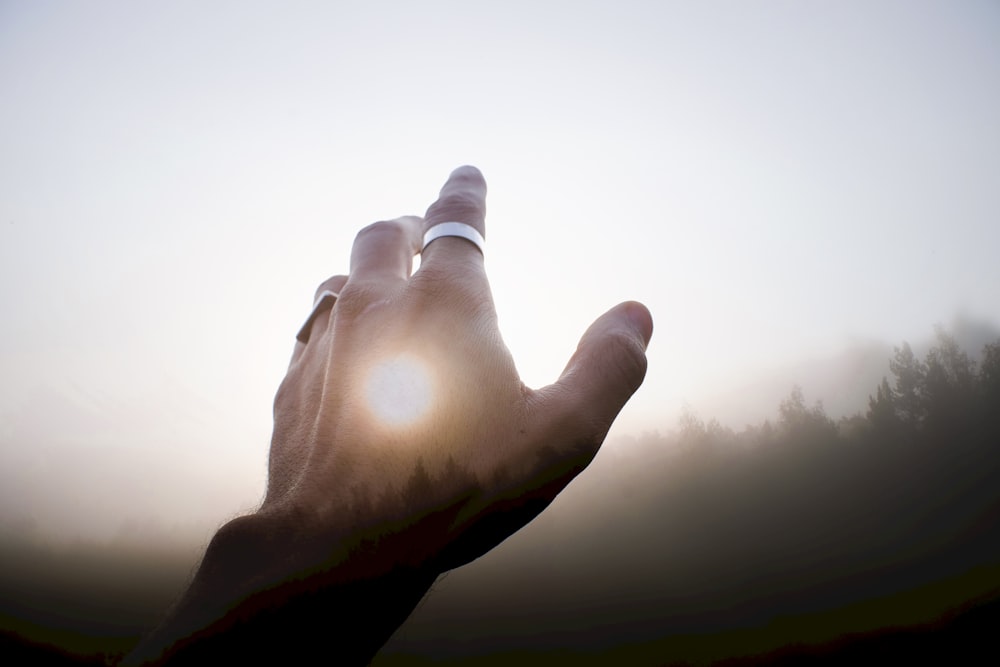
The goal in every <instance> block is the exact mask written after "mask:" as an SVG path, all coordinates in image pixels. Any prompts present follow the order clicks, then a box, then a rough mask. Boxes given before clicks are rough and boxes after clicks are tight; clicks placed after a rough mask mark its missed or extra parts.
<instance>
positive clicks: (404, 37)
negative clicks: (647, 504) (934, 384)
mask: <svg viewBox="0 0 1000 667" xmlns="http://www.w3.org/2000/svg"><path fill="white" fill-rule="evenodd" d="M998 119H1000V4H998V3H997V2H991V1H986V0H983V1H979V2H976V1H968V2H955V1H944V0H942V1H940V2H912V1H900V2H888V1H870V0H865V1H861V0H858V1H855V2H746V1H732V2H701V1H699V2H693V1H692V2H652V1H649V2H628V1H623V0H614V1H613V2H612V1H606V2H582V1H574V2H569V1H564V2H554V1H549V2H546V1H539V0H534V1H532V2H505V3H496V2H493V3H488V2H470V1H468V0H466V1H464V2H402V1H399V2H371V1H365V2H342V1H331V2H311V3H307V2H270V3H259V2H245V1H240V2H200V1H199V2H170V3H152V2H141V3H140V2H90V3H76V2H27V1H24V2H3V3H0V307H2V312H3V315H2V320H0V322H2V329H0V336H2V339H0V341H2V346H0V503H2V504H3V506H4V508H5V511H4V514H5V515H9V514H19V513H20V514H32V515H35V516H36V517H38V518H39V520H40V521H43V522H47V521H54V520H55V519H54V517H58V516H62V517H68V516H71V515H72V513H73V512H74V511H79V512H82V513H85V514H87V515H88V516H95V517H103V519H101V520H99V521H97V523H101V521H102V520H103V521H104V523H106V524H107V526H112V527H113V526H114V525H117V522H118V521H120V516H121V515H122V514H129V513H131V514H132V515H135V516H138V517H148V516H154V515H159V516H165V517H169V518H170V520H179V521H184V520H185V518H186V517H188V516H191V517H195V518H197V517H203V516H204V514H205V512H206V511H217V510H215V509H214V508H218V507H224V508H228V509H227V510H225V511H235V509H238V508H239V507H240V506H244V507H250V506H252V505H253V504H254V503H255V502H256V501H257V500H258V498H259V494H260V492H261V490H262V485H263V479H264V472H265V471H264V466H265V462H266V453H267V446H268V438H269V435H270V404H271V399H272V396H273V393H274V390H275V389H276V387H277V385H278V383H279V381H280V379H281V377H282V375H283V372H284V367H285V365H286V363H287V359H288V356H289V354H290V352H291V348H292V343H293V342H294V335H295V332H296V331H297V329H298V327H299V325H300V324H301V322H302V320H303V319H304V317H305V315H306V314H307V312H308V309H309V306H310V305H311V298H312V293H313V289H314V288H315V286H316V284H317V283H319V282H320V281H321V280H323V279H324V278H326V277H328V276H329V275H332V274H335V273H342V272H345V271H346V269H347V262H348V257H349V252H350V247H351V242H352V240H353V237H354V234H355V233H356V231H357V230H358V229H359V228H360V227H361V226H363V225H365V224H367V223H369V222H372V221H374V220H377V219H382V218H389V217H395V216H398V215H403V214H411V213H415V214H421V213H422V212H423V210H424V208H425V207H426V206H427V205H428V204H429V203H430V202H431V201H432V200H433V199H434V197H435V196H436V192H437V189H438V188H439V187H440V185H441V184H442V183H443V181H444V179H445V177H446V176H447V174H448V173H449V171H450V170H451V169H452V168H453V167H455V166H458V165H460V164H465V163H471V164H475V165H477V166H479V167H480V168H481V169H482V170H483V172H484V173H485V175H486V178H487V181H488V182H489V185H490V195H489V200H488V203H489V216H488V230H487V245H488V248H487V250H488V254H487V268H488V270H489V273H490V276H491V279H492V284H493V288H494V295H495V298H496V303H497V309H498V312H499V315H500V320H501V327H502V331H503V333H504V335H505V338H506V340H507V343H508V345H509V346H510V348H511V350H512V352H513V354H514V358H515V360H516V361H517V363H518V366H519V368H520V369H521V371H522V376H523V378H524V379H525V381H526V382H527V383H528V384H530V385H532V386H538V385H542V384H546V383H547V382H549V381H551V380H552V379H554V378H555V376H556V375H557V374H558V372H559V370H560V369H561V368H562V365H563V364H564V363H565V361H566V359H567V358H568V356H569V355H570V353H571V352H572V350H573V348H574V346H575V344H576V341H577V339H578V337H579V335H580V334H581V333H582V332H583V330H584V329H585V328H586V326H587V325H588V324H589V322H590V321H591V320H592V319H593V318H594V317H596V316H597V315H598V314H600V313H601V312H603V311H604V310H605V309H607V308H609V307H611V306H612V305H614V304H615V303H618V302H619V301H622V300H625V299H638V300H641V301H643V302H644V303H646V304H647V305H648V306H649V308H650V310H651V311H652V313H653V317H654V321H655V324H656V331H655V334H654V338H653V342H652V346H651V348H650V351H649V360H650V363H649V373H648V376H647V380H646V383H645V385H644V387H643V388H642V390H641V391H640V393H639V394H638V395H637V396H636V397H635V399H634V401H633V402H632V403H631V404H630V405H629V406H628V407H627V408H626V411H625V412H624V413H623V416H622V422H621V426H620V429H623V430H625V431H628V430H633V431H634V430H638V429H641V428H652V427H659V428H669V427H670V426H671V425H672V423H673V419H674V416H675V415H676V414H677V412H678V410H680V408H681V406H682V405H684V404H685V403H690V404H693V405H695V406H697V405H698V401H699V399H700V398H701V397H704V396H708V395H711V394H713V393H718V392H720V391H724V389H725V388H726V386H728V385H730V384H732V383H734V382H738V381H740V379H741V378H745V377H747V376H750V375H752V374H753V373H756V372H759V371H761V370H766V369H770V368H774V367H776V366H779V365H782V364H786V363H789V362H791V361H794V360H796V359H802V358H808V357H812V356H816V355H823V354H831V353H833V352H835V351H837V350H839V349H841V348H842V347H843V346H844V345H845V344H846V342H847V341H848V340H850V339H857V338H862V339H866V338H879V339H884V340H888V341H890V342H898V341H899V340H902V339H904V338H909V339H913V338H915V337H921V336H924V335H927V334H928V333H929V332H930V330H931V327H932V325H933V324H934V323H936V322H940V321H948V320H949V319H950V318H951V317H952V316H953V315H954V314H955V313H956V312H964V313H967V314H969V315H970V316H972V317H975V318H982V319H985V320H989V321H992V322H1000V261H997V255H998V249H1000V215H998V214H1000V121H998ZM809 398H810V399H811V398H814V397H809ZM705 416H710V415H705ZM177 489H181V490H182V493H180V494H178V493H177ZM43 497H44V498H46V499H48V501H47V502H51V503H52V506H51V507H49V506H47V505H43V503H42V500H41V498H43ZM123 506H125V507H126V509H122V507H123ZM46 507H48V509H46ZM206 508H212V509H211V510H206ZM95 525H96V524H95ZM102 526H103V524H102ZM107 526H103V527H102V529H104V528H106V527H107Z"/></svg>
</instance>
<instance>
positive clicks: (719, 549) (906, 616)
mask: <svg viewBox="0 0 1000 667" xmlns="http://www.w3.org/2000/svg"><path fill="white" fill-rule="evenodd" d="M972 330H975V331H977V332H978V333H979V334H983V333H985V332H986V331H987V330H988V328H986V327H972V328H970V327H966V328H964V329H963V330H962V331H963V333H965V334H967V335H969V331H972ZM992 336H993V340H992V341H990V342H988V343H985V344H984V345H982V346H981V347H979V348H978V353H977V352H968V351H966V350H965V349H964V348H962V347H959V345H958V343H957V338H956V337H955V336H954V335H953V334H952V333H949V332H948V331H947V330H946V329H944V328H939V329H938V331H937V333H936V336H935V338H934V339H933V340H932V342H931V343H930V344H929V345H928V346H927V347H926V351H925V353H924V355H923V357H922V359H923V361H921V357H917V356H915V355H913V354H912V352H911V350H912V348H910V346H909V344H908V343H905V342H904V343H902V344H901V345H898V346H893V352H892V354H891V356H890V357H889V359H887V360H886V361H887V366H888V372H887V374H886V375H885V376H884V377H883V379H882V380H880V381H879V383H877V384H876V386H869V393H868V394H867V408H866V409H865V410H861V411H858V412H856V413H854V414H852V415H850V416H842V417H839V418H836V419H834V418H831V417H830V416H829V415H828V414H827V413H826V412H825V410H824V409H823V407H822V404H821V402H820V401H815V402H813V403H809V402H808V401H807V399H806V397H805V395H804V393H803V390H802V389H801V387H799V386H794V387H792V388H791V389H790V391H789V393H788V395H787V396H786V397H785V398H784V399H783V400H782V401H781V402H780V404H779V405H778V406H777V410H776V411H774V413H773V414H772V415H770V416H769V417H768V418H766V419H763V420H761V421H759V422H757V423H755V424H750V425H747V426H745V427H744V428H742V429H739V430H735V429H732V428H729V427H726V426H723V425H722V424H721V423H720V422H719V421H718V420H716V419H714V418H710V419H707V420H705V419H702V418H700V417H698V416H697V415H695V414H693V413H691V412H686V413H685V414H684V415H683V416H682V417H681V418H680V419H679V420H678V421H677V423H676V424H675V425H674V426H673V427H672V428H670V429H669V430H667V431H664V432H663V433H660V432H647V433H644V434H642V435H633V436H616V437H615V438H613V439H612V440H611V441H610V442H608V443H606V444H605V446H604V448H603V449H602V451H601V453H600V454H599V456H598V458H597V459H596V460H595V462H594V463H593V464H592V465H591V466H590V468H588V469H587V470H586V471H585V472H584V473H583V474H581V476H580V477H579V478H578V479H577V480H575V481H574V482H573V483H572V484H571V485H570V487H569V488H568V489H567V490H566V491H564V492H563V494H562V495H560V496H559V497H558V498H557V500H556V502H555V503H554V504H553V505H552V506H551V507H549V508H548V509H547V510H546V511H545V512H544V513H543V514H542V515H541V516H539V517H538V518H537V519H536V520H535V521H534V522H532V523H531V524H529V525H528V526H527V527H526V528H524V529H523V530H521V531H520V532H519V533H517V534H515V535H514V536H512V537H511V538H509V539H508V540H507V541H506V542H505V543H504V544H502V545H501V546H500V547H498V548H497V549H495V550H494V551H493V552H491V553H489V554H487V555H486V556H484V557H482V558H480V559H479V560H477V561H475V562H473V563H472V564H470V565H468V566H465V567H462V568H459V569H458V570H455V571H452V572H448V573H446V574H445V575H444V576H442V577H441V578H440V579H439V581H438V583H437V584H436V585H435V587H434V588H433V589H432V591H431V593H430V594H429V595H428V596H427V597H426V598H425V600H424V602H423V603H422V604H421V606H420V607H419V608H418V609H417V611H416V612H415V613H414V614H413V615H412V616H411V618H410V619H409V620H408V621H407V622H406V623H405V624H404V625H403V627H402V628H400V630H399V631H398V632H397V633H396V635H395V636H394V638H393V639H392V640H391V641H390V643H389V644H388V645H387V646H386V647H385V649H384V650H383V652H382V653H381V654H380V655H379V657H378V658H377V660H376V664H385V665H396V664H400V665H406V664H423V662H422V661H426V660H431V659H433V660H435V661H446V662H447V661H452V662H456V663H461V664H492V663H491V662H490V661H496V660H501V661H503V660H507V661H509V660H514V659H516V660H518V661H521V662H528V663H530V664H542V663H544V662H547V661H550V660H552V659H553V658H554V657H559V656H561V657H562V658H564V659H566V658H572V659H573V660H574V661H575V662H579V661H586V662H589V663H593V664H620V662H621V661H622V660H626V661H628V662H629V663H630V664H664V663H666V662H669V663H682V662H683V663H685V664H691V663H710V662H715V661H719V660H739V659H745V660H750V659H752V656H753V655H755V654H761V653H765V654H769V655H771V656H772V658H775V657H782V656H784V657H785V658H786V659H788V660H795V659H805V658H806V657H808V655H809V651H810V650H812V651H814V652H815V651H832V652H833V653H832V655H841V656H844V655H848V654H847V653H846V649H845V648H844V647H843V646H842V645H841V644H838V643H837V642H838V641H841V639H840V638H841V637H843V636H845V635H850V636H853V637H855V639H854V640H853V641H855V642H857V641H858V639H857V637H868V638H871V637H876V638H877V637H880V636H882V635H881V634H880V633H885V632H887V631H889V629H890V628H900V627H902V628H904V629H905V628H915V629H921V630H922V631H923V632H927V631H928V628H930V629H931V630H932V631H933V630H934V628H935V627H937V626H935V624H938V626H940V627H943V628H945V630H941V629H940V627H939V628H938V630H936V632H938V635H937V636H938V637H939V639H938V640H936V643H932V644H930V645H931V646H932V647H934V650H938V651H944V653H942V654H941V655H942V656H948V657H955V656H956V655H959V653H960V651H961V650H968V651H971V650H972V648H971V647H973V646H975V647H977V650H982V649H983V647H984V646H983V645H984V642H986V641H987V636H986V635H984V634H981V633H980V634H977V633H975V632H971V631H968V632H966V634H957V635H956V633H957V632H958V631H956V630H955V628H956V627H965V626H958V625H957V624H956V622H955V621H954V618H955V616H956V614H959V618H960V619H961V620H962V621H964V622H965V623H966V625H968V624H969V622H968V621H967V619H968V618H969V617H970V613H971V612H970V611H969V609H973V610H975V611H977V612H978V613H981V614H982V613H987V612H979V610H981V609H988V610H991V611H989V613H990V614H991V615H990V616H989V617H988V618H993V619H995V615H994V614H996V613H997V612H996V610H995V607H996V603H995V599H996V595H997V592H998V590H1000V588H998V586H1000V584H998V582H1000V533H998V531H997V530H996V527H997V521H998V519H1000V490H998V489H997V487H996V485H995V479H996V476H997V475H998V474H1000V455H998V452H997V448H996V443H997V442H1000V422H998V421H997V415H998V414H1000V411H998V410H997V408H998V406H1000V384H998V381H1000V330H996V329H993V330H992ZM908 355H909V356H908ZM906 364H910V366H912V367H913V368H917V369H918V370H919V372H920V373H921V377H922V378H923V379H922V380H921V382H920V385H919V386H920V387H921V389H919V393H917V394H913V395H908V394H907V388H906V384H905V382H906V381H905V380H901V378H902V377H903V376H904V375H905V372H906V371H905V369H904V366H905V365H906ZM869 370H871V371H874V370H876V369H875V368H872V369H869ZM862 375H867V374H866V373H863V374H862ZM861 391H862V389H861V388H860V387H857V388H856V392H855V393H861ZM423 474H424V475H425V477H426V473H423ZM433 481H434V480H433V478H431V479H429V480H428V479H421V480H419V484H417V487H420V488H426V487H427V484H430V485H431V486H433ZM415 483H416V482H415ZM414 488H415V489H416V487H414ZM417 490H418V491H419V489H417ZM412 491H413V490H411V491H408V492H412ZM0 527H2V533H0V538H2V539H0V558H2V565H3V567H2V569H0V571H2V573H3V575H2V577H0V600H2V605H3V606H2V609H0V614H2V617H3V618H5V619H7V621H6V622H5V626H4V627H5V630H7V631H8V632H10V631H14V632H16V633H18V634H19V635H20V636H22V637H24V638H27V639H29V640H33V641H37V642H43V643H45V644H47V645H55V646H57V647H61V650H64V651H67V652H68V653H69V655H84V656H95V655H99V654H108V655H114V654H116V653H120V652H122V651H124V650H126V649H127V647H128V646H129V645H130V642H131V641H134V638H135V637H136V636H138V634H139V633H141V632H142V631H143V630H144V629H148V628H149V627H150V626H151V625H153V624H155V622H156V619H157V618H158V617H159V614H160V613H162V610H163V609H164V608H165V607H166V606H167V605H168V604H169V603H170V602H171V600H173V599H174V598H175V597H176V596H177V595H178V594H179V593H180V591H182V590H183V587H184V584H185V582H186V581H187V578H188V576H189V575H190V572H191V570H192V568H193V567H194V566H195V565H196V563H197V560H198V557H199V555H200V551H201V549H202V548H203V543H202V542H199V535H200V533H199V531H198V530H191V528H190V526H188V527H184V526H181V525H178V524H176V523H175V524H172V525H166V524H164V523H163V521H162V520H160V519H158V518H157V519H149V520H145V521H135V520H132V521H126V522H124V523H123V524H122V525H121V526H120V528H119V530H118V532H117V534H116V535H115V536H114V537H113V538H111V539H105V540H97V539H93V538H87V537H85V536H84V535H80V534H77V535H76V536H75V537H74V538H73V539H67V536H66V535H65V534H64V535H62V536H56V535H54V534H53V533H52V532H51V531H49V532H46V531H45V530H43V528H42V527H41V526H40V525H39V524H38V522H37V521H35V520H33V519H32V518H31V517H21V518H20V519H18V520H11V518H10V517H6V518H5V520H4V522H3V523H2V524H0ZM977 622H979V623H980V625H982V623H984V622H985V621H977ZM983 627H985V626H983ZM894 632H897V633H898V632H899V630H898V629H896V630H894ZM947 632H951V633H952V635H956V636H958V637H961V641H962V642H963V643H964V644H963V647H959V646H957V645H956V642H958V641H959V639H957V638H956V637H954V636H951V635H948V634H947ZM869 641H873V640H871V639H869ZM981 644H983V645H981ZM802 646H805V647H807V648H806V649H803V648H802ZM903 646H904V647H908V648H907V649H906V650H908V651H910V652H911V653H912V654H913V655H914V656H915V655H916V654H917V653H918V652H921V651H925V650H926V646H927V640H926V639H925V640H924V643H923V644H922V645H921V644H920V642H919V641H916V640H912V639H911V640H910V642H909V643H908V644H905V643H904V644H903ZM790 647H792V648H790ZM794 647H798V649H797V650H798V653H796V649H794ZM809 647H811V649H810V648H809ZM838 651H839V652H840V653H838ZM904 654H905V655H909V654H910V653H904Z"/></svg>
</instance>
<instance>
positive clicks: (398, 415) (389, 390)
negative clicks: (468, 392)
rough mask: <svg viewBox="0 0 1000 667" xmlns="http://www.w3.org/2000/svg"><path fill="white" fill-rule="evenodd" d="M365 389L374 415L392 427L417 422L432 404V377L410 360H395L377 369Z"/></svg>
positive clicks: (414, 360) (410, 358) (422, 366)
mask: <svg viewBox="0 0 1000 667" xmlns="http://www.w3.org/2000/svg"><path fill="white" fill-rule="evenodd" d="M365 389H366V391H365V395H366V397H367V399H368V406H369V408H370V409H371V411H372V413H374V414H375V416H376V417H378V418H379V419H381V420H382V421H383V422H385V423H386V424H388V425H390V426H404V425H406V424H410V423H413V422H415V421H416V420H418V419H419V418H420V417H422V416H423V415H424V414H426V413H427V410H428V408H429V407H430V404H431V381H430V374H429V372H428V370H427V368H426V367H425V366H424V365H423V364H422V363H420V362H419V361H417V360H416V359H414V358H413V357H410V356H398V357H393V358H391V359H388V360H386V361H383V362H381V363H379V364H378V365H376V366H375V368H373V369H372V372H371V374H370V375H369V377H368V383H367V385H366V388H365Z"/></svg>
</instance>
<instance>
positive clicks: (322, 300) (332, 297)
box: [295, 289, 340, 343]
mask: <svg viewBox="0 0 1000 667" xmlns="http://www.w3.org/2000/svg"><path fill="white" fill-rule="evenodd" d="M338 296H340V294H339V293H337V292H334V291H333V290H328V289H325V290H323V291H322V292H320V293H319V296H317V297H316V304H315V305H314V306H313V309H312V312H311V313H309V317H308V318H306V323H305V324H303V325H302V328H301V329H299V333H297V334H296V335H295V339H296V340H298V341H299V342H301V343H305V342H308V340H309V332H310V331H312V325H313V322H315V321H316V318H317V317H319V314H320V313H322V312H323V311H326V310H330V309H331V308H333V304H334V303H335V302H336V301H337V297H338Z"/></svg>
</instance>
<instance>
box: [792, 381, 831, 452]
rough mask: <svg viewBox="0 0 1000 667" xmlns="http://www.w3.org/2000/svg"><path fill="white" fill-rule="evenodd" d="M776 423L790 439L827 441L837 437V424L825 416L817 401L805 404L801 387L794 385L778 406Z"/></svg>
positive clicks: (821, 405) (821, 406) (820, 404)
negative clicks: (813, 403)
mask: <svg viewBox="0 0 1000 667" xmlns="http://www.w3.org/2000/svg"><path fill="white" fill-rule="evenodd" d="M778 415H779V419H778V423H779V424H780V426H781V427H782V429H783V430H784V432H785V433H786V434H787V436H788V437H789V438H790V439H793V440H801V441H806V442H816V441H824V442H825V441H828V440H832V439H834V438H836V437H837V425H836V424H835V423H834V422H833V420H831V419H830V418H829V417H827V416H826V412H825V411H824V410H823V404H822V403H820V402H819V401H817V402H816V404H815V405H814V406H813V407H811V408H810V407H807V406H806V400H805V396H804V395H803V393H802V387H800V386H798V385H795V386H794V387H792V393H791V394H790V395H789V396H788V398H786V399H785V400H783V401H782V402H781V405H780V406H778Z"/></svg>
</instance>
